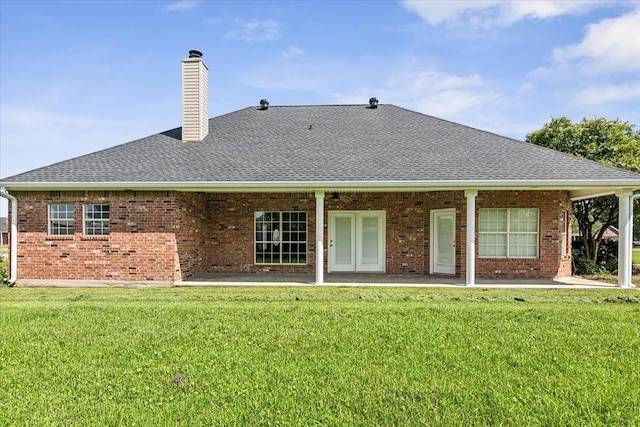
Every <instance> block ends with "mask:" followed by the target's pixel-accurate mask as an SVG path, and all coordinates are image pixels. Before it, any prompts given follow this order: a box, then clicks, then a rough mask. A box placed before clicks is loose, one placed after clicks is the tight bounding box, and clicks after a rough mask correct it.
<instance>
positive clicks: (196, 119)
mask: <svg viewBox="0 0 640 427" xmlns="http://www.w3.org/2000/svg"><path fill="white" fill-rule="evenodd" d="M208 79H209V69H208V68H207V66H206V65H204V62H203V61H202V53H201V52H199V51H197V50H190V51H189V57H188V58H185V59H183V60H182V141H184V142H200V141H202V140H203V139H204V138H205V137H206V136H207V133H209V115H208V109H207V102H208V98H209V88H208Z"/></svg>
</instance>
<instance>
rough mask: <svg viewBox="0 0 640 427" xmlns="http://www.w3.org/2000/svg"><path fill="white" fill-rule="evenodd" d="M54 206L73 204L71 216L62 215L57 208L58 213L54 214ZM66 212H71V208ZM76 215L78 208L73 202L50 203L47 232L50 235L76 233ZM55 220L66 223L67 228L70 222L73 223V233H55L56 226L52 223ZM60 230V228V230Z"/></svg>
mask: <svg viewBox="0 0 640 427" xmlns="http://www.w3.org/2000/svg"><path fill="white" fill-rule="evenodd" d="M54 206H71V218H69V217H68V216H67V217H64V218H63V217H61V216H59V215H57V214H59V213H60V211H57V210H56V212H55V213H56V215H52V214H53V213H54V212H52V208H53V207H54ZM64 212H65V213H67V212H69V210H65V211H64ZM75 215H76V208H75V206H74V204H73V203H51V204H49V205H48V207H47V233H48V234H49V236H67V237H68V236H73V234H74V233H75V229H76V219H75ZM53 221H56V222H58V223H66V224H67V228H68V227H69V224H70V225H71V233H68V234H61V233H57V234H54V233H53V231H54V230H55V229H56V228H55V227H52V225H53V224H52V223H53ZM58 231H60V230H58Z"/></svg>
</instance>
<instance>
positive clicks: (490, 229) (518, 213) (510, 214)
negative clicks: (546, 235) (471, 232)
mask: <svg viewBox="0 0 640 427" xmlns="http://www.w3.org/2000/svg"><path fill="white" fill-rule="evenodd" d="M539 215H540V214H539V211H538V209H480V210H479V214H478V255H479V256H480V257H486V258H537V257H538V240H539V239H538V229H539Z"/></svg>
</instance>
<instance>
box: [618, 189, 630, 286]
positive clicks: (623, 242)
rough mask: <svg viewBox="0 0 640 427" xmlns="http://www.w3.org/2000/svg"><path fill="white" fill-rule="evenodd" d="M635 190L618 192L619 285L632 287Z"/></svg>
mask: <svg viewBox="0 0 640 427" xmlns="http://www.w3.org/2000/svg"><path fill="white" fill-rule="evenodd" d="M632 194H633V190H632V189H630V188H624V189H622V190H620V191H618V192H616V196H618V200H619V204H618V286H620V287H621V288H630V287H631V241H632V236H631V227H632V224H633V218H632V217H631V215H632V212H633V210H632V209H631V195H632Z"/></svg>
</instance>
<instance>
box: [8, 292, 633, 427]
mask: <svg viewBox="0 0 640 427" xmlns="http://www.w3.org/2000/svg"><path fill="white" fill-rule="evenodd" d="M639 319H640V293H639V292H638V291H634V290H627V291H624V290H603V291H578V290H575V291H558V290H552V291H543V290H514V291H488V290H466V289H452V290H447V289H383V288H202V289H139V290H127V289H26V288H1V289H0V322H1V324H2V327H1V328H0V420H3V422H2V423H0V424H2V425H5V423H6V425H19V426H35V425H43V426H44V425H47V426H48V425H113V426H115V425H130V426H135V425H154V426H156V425H159V426H164V425H282V426H297V425H304V426H307V425H308V426H317V425H320V426H323V425H327V426H342V425H353V426H363V425H376V426H384V425H387V426H391V425H399V426H400V425H402V426H410V425H438V426H445V425H446V426H463V425H465V426H466V425H492V426H493V425H558V426H560V425H561V426H585V425H590V426H592V425H596V426H597V425H602V426H605V425H616V426H623V425H628V426H631V425H640V369H638V355H639V354H640V321H639Z"/></svg>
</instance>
